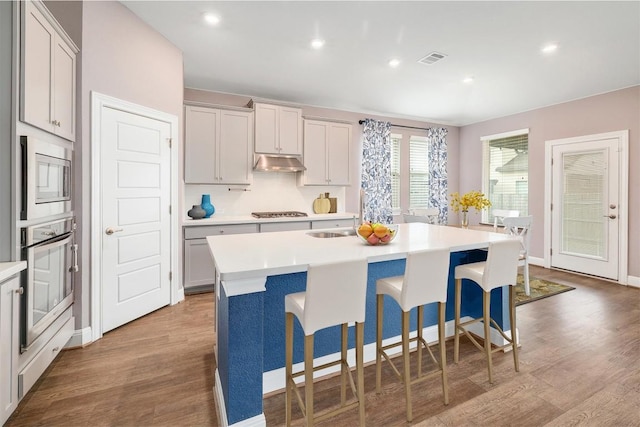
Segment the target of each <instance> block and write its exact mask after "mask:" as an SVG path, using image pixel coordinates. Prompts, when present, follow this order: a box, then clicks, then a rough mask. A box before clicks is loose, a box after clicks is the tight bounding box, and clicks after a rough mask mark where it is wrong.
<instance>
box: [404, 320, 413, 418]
mask: <svg viewBox="0 0 640 427" xmlns="http://www.w3.org/2000/svg"><path fill="white" fill-rule="evenodd" d="M409 313H410V312H408V311H406V312H405V311H403V312H402V359H403V363H404V374H403V376H402V377H403V378H402V379H403V381H404V390H405V394H406V398H407V421H409V422H410V421H411V420H412V419H413V415H412V410H411V372H410V365H409Z"/></svg>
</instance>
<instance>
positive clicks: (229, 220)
mask: <svg viewBox="0 0 640 427" xmlns="http://www.w3.org/2000/svg"><path fill="white" fill-rule="evenodd" d="M357 216H358V215H357V214H354V213H349V212H342V213H331V214H309V215H308V216H299V217H282V218H255V217H253V216H251V215H216V214H214V215H213V216H212V217H211V218H202V219H191V218H185V219H184V220H183V221H182V225H183V226H184V227H194V226H199V225H225V224H261V223H266V222H299V221H322V220H332V219H351V218H354V217H357Z"/></svg>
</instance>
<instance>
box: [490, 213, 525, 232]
mask: <svg viewBox="0 0 640 427" xmlns="http://www.w3.org/2000/svg"><path fill="white" fill-rule="evenodd" d="M491 215H493V231H498V225H499V224H503V220H504V219H505V218H506V217H508V216H511V217H513V216H520V211H517V210H509V209H494V210H492V211H491Z"/></svg>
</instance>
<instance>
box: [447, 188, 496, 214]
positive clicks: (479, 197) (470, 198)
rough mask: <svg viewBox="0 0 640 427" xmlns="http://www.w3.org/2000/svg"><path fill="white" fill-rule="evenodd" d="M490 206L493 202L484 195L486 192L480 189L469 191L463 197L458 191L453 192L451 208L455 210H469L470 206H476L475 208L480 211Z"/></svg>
mask: <svg viewBox="0 0 640 427" xmlns="http://www.w3.org/2000/svg"><path fill="white" fill-rule="evenodd" d="M489 206H491V202H490V201H489V199H487V198H486V197H485V196H484V193H481V192H479V191H476V190H474V191H469V192H468V193H465V194H464V195H463V196H462V197H460V194H459V193H458V192H457V191H456V192H455V193H451V209H452V210H453V211H454V212H458V211H462V212H468V211H469V208H475V210H476V211H478V212H479V211H481V210H482V209H485V208H488V207H489Z"/></svg>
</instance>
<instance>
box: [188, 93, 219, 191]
mask: <svg viewBox="0 0 640 427" xmlns="http://www.w3.org/2000/svg"><path fill="white" fill-rule="evenodd" d="M219 139H220V110H217V109H213V108H202V107H192V106H187V107H186V108H185V149H184V182H185V184H218V183H219V182H220V181H219V179H218V170H217V165H216V162H217V161H218V153H217V149H216V144H217V141H218V140H219Z"/></svg>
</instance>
